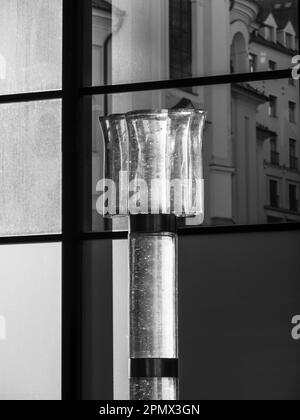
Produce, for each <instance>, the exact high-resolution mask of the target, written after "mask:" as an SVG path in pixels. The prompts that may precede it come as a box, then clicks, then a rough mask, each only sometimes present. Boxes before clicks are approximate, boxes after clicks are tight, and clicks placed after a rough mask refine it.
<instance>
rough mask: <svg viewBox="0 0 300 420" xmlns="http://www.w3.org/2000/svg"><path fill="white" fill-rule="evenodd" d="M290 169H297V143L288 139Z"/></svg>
mask: <svg viewBox="0 0 300 420" xmlns="http://www.w3.org/2000/svg"><path fill="white" fill-rule="evenodd" d="M290 169H295V170H297V169H298V157H297V141H296V140H293V139H290Z"/></svg>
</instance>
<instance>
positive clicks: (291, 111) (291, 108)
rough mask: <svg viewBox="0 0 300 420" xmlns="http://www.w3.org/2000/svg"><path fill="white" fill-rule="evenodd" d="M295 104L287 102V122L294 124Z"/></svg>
mask: <svg viewBox="0 0 300 420" xmlns="http://www.w3.org/2000/svg"><path fill="white" fill-rule="evenodd" d="M295 111H296V104H295V102H292V101H289V120H290V122H292V123H294V122H296V112H295Z"/></svg>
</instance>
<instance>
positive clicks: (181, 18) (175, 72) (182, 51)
mask: <svg viewBox="0 0 300 420" xmlns="http://www.w3.org/2000/svg"><path fill="white" fill-rule="evenodd" d="M191 76H192V2H191V0H171V1H170V78H171V79H182V78H186V77H191Z"/></svg>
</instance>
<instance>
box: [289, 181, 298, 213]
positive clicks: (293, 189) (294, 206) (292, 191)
mask: <svg viewBox="0 0 300 420" xmlns="http://www.w3.org/2000/svg"><path fill="white" fill-rule="evenodd" d="M297 190H298V188H297V185H292V184H290V185H289V204H290V205H289V208H290V210H291V211H294V212H297V211H298V191H297Z"/></svg>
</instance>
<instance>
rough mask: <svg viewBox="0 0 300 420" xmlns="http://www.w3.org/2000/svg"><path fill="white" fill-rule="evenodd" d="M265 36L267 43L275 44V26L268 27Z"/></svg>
mask: <svg viewBox="0 0 300 420" xmlns="http://www.w3.org/2000/svg"><path fill="white" fill-rule="evenodd" d="M265 34H266V35H265V36H266V40H267V41H271V42H275V28H273V26H266V32H265Z"/></svg>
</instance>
